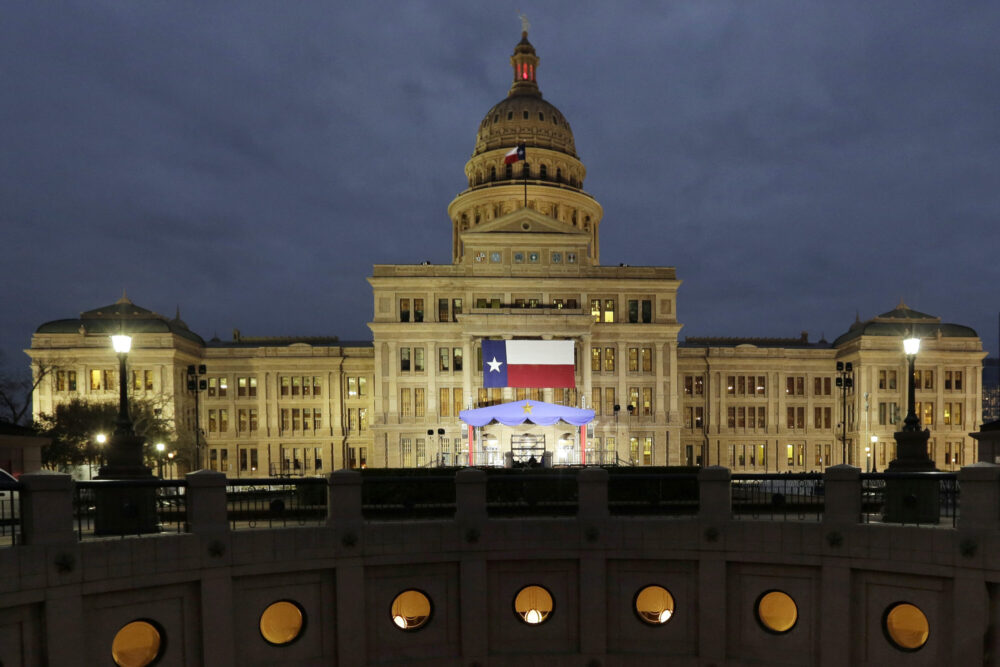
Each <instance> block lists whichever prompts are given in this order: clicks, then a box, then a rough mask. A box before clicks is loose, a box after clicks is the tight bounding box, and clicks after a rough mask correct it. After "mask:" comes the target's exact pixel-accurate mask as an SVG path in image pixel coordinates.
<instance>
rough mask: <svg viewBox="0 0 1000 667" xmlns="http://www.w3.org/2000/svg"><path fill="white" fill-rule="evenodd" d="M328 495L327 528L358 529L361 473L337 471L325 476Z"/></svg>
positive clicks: (361, 518)
mask: <svg viewBox="0 0 1000 667" xmlns="http://www.w3.org/2000/svg"><path fill="white" fill-rule="evenodd" d="M326 479H327V483H328V484H329V495H328V496H327V504H326V525H327V526H328V527H334V526H336V527H354V528H356V527H358V526H360V524H361V522H362V520H363V517H362V514H361V473H360V472H358V471H357V470H338V471H336V472H332V473H330V474H329V475H327V476H326Z"/></svg>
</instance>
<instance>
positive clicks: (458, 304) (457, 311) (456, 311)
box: [451, 299, 462, 322]
mask: <svg viewBox="0 0 1000 667" xmlns="http://www.w3.org/2000/svg"><path fill="white" fill-rule="evenodd" d="M461 314H462V300H461V299H452V300H451V321H452V322H457V321H458V316H459V315H461Z"/></svg>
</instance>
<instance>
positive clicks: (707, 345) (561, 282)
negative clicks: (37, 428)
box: [27, 32, 985, 477]
mask: <svg viewBox="0 0 1000 667" xmlns="http://www.w3.org/2000/svg"><path fill="white" fill-rule="evenodd" d="M510 63H511V66H512V72H513V82H512V84H511V86H510V88H509V90H508V92H507V95H506V97H504V98H503V99H502V100H500V101H499V102H498V103H497V104H496V105H494V106H493V107H492V108H490V109H489V110H488V111H487V112H486V114H485V115H484V116H483V118H482V120H481V121H480V122H479V124H478V126H477V127H476V136H475V141H474V145H473V151H472V156H471V158H470V159H469V161H468V162H467V163H466V165H465V173H464V185H465V188H464V189H463V190H462V191H461V192H459V193H458V194H457V196H456V197H455V198H454V200H453V201H452V202H451V203H450V204H448V207H447V212H448V218H449V220H450V223H451V227H452V242H451V258H452V259H451V263H450V264H445V265H435V264H430V263H428V262H423V263H414V264H391V265H390V264H376V265H375V266H374V267H373V270H372V273H371V276H370V277H369V278H368V282H369V283H370V285H371V290H372V318H371V321H370V322H369V323H368V326H369V328H370V330H371V340H366V341H342V340H339V339H338V338H337V337H335V335H333V334H335V333H336V332H331V336H330V337H324V338H305V337H301V338H296V337H290V338H278V337H275V338H268V337H257V336H252V337H251V336H245V335H243V334H241V333H240V332H239V331H234V332H233V335H232V339H231V340H219V339H215V338H213V339H212V340H205V339H204V338H202V337H201V336H199V335H198V334H196V333H195V332H193V331H191V330H190V329H189V328H188V327H187V325H186V324H185V323H184V322H183V321H182V320H181V319H180V316H179V314H178V316H176V317H174V318H170V317H167V316H163V315H159V314H157V313H155V312H152V311H150V310H147V309H145V308H142V307H140V306H139V305H137V304H136V303H133V302H132V301H131V300H130V299H129V298H128V297H127V296H124V295H123V296H122V298H121V299H120V300H118V301H117V302H115V303H112V304H110V305H107V306H103V307H98V308H93V309H90V310H87V311H85V312H83V313H81V314H80V315H79V317H74V318H69V319H61V320H56V321H53V322H48V323H45V324H42V325H41V326H39V327H38V328H37V330H36V331H35V332H34V335H33V336H32V340H31V347H30V349H29V350H27V353H28V354H29V356H30V357H31V360H32V365H33V368H34V371H35V373H36V377H37V374H38V373H43V372H44V373H48V375H47V376H46V377H45V378H44V380H43V381H42V382H41V383H39V384H38V386H37V388H36V389H35V395H34V397H33V399H34V403H33V405H34V417H35V418H36V419H37V418H38V417H39V415H40V414H43V413H50V412H51V411H52V410H53V409H54V407H55V406H56V405H58V404H59V403H61V402H65V401H68V400H70V399H74V398H82V399H87V400H107V401H115V400H117V394H116V388H117V386H118V384H117V370H116V369H117V362H116V358H115V355H114V353H113V352H112V350H111V348H110V345H109V343H108V335H109V334H111V333H118V332H119V331H124V332H125V333H130V334H131V335H132V336H133V337H134V341H133V351H132V353H131V354H130V356H129V363H130V371H129V372H130V374H131V377H130V378H129V384H130V387H131V391H132V393H133V395H134V396H136V397H138V398H145V399H148V400H150V401H151V402H153V403H154V404H155V405H157V406H158V409H160V410H161V411H162V414H163V415H164V416H166V417H167V418H170V419H173V420H174V424H175V427H176V432H177V437H178V443H188V444H187V446H188V447H189V448H190V449H189V450H188V451H189V452H190V456H189V457H188V458H189V459H190V465H191V467H192V468H193V469H196V468H199V467H204V468H208V469H212V470H218V471H222V472H224V473H226V474H227V475H228V476H232V477H240V476H242V477H257V476H264V475H287V476H309V475H315V474H324V473H327V472H330V471H333V470H337V469H341V468H364V467H404V468H409V467H431V466H438V465H441V466H456V465H459V466H460V465H469V464H473V465H486V466H504V465H507V466H510V465H513V464H517V463H520V462H523V460H525V459H526V458H528V457H535V458H536V460H539V461H542V460H544V462H545V463H546V465H561V464H581V463H596V464H602V465H624V466H667V465H669V466H706V465H722V466H726V467H728V468H730V469H731V470H733V471H737V472H740V471H743V472H784V471H795V472H807V471H814V470H821V469H824V468H826V467H828V466H830V465H834V464H839V463H848V464H851V465H854V466H857V467H860V468H861V469H863V470H864V469H868V470H872V469H875V470H882V469H884V468H885V466H886V465H887V464H888V461H890V460H892V458H893V457H894V453H893V446H894V445H893V438H892V433H893V432H894V431H896V430H898V429H899V423H900V421H901V414H902V413H905V403H906V395H905V392H906V387H907V382H906V373H907V366H906V360H905V358H904V355H903V353H902V348H901V340H902V338H903V337H904V336H905V335H908V334H910V333H911V332H912V333H913V334H914V335H916V336H919V337H920V338H922V339H923V346H922V348H921V353H920V356H919V358H918V359H917V364H916V372H917V374H918V376H919V379H918V383H917V394H916V401H917V407H918V414H919V417H920V419H921V423H922V424H923V425H924V426H926V427H928V428H930V429H931V433H932V436H931V437H932V439H931V441H930V444H929V447H930V454H931V456H932V458H933V460H934V461H935V463H936V465H937V466H938V467H939V468H941V469H955V468H957V467H959V466H961V465H963V464H966V463H972V462H974V461H975V460H976V459H977V455H976V442H975V440H973V439H972V438H970V437H969V436H968V433H969V432H971V431H975V430H976V429H978V428H979V426H980V425H981V421H982V407H981V396H982V387H981V375H982V363H983V358H984V356H985V352H984V350H983V347H982V343H981V341H980V339H979V337H978V335H977V334H976V332H975V331H973V330H972V329H970V328H968V327H965V326H961V325H958V324H949V323H947V322H944V321H942V319H941V318H940V317H938V316H935V315H930V314H926V313H922V312H918V311H916V310H913V309H911V308H910V307H908V306H907V305H906V304H905V303H902V302H900V303H899V305H898V306H896V307H895V308H892V307H891V306H892V303H890V302H887V311H886V312H884V313H882V314H880V315H877V316H875V317H871V318H869V319H865V320H862V319H861V318H858V320H857V321H855V322H853V323H851V322H845V323H844V333H843V334H842V335H840V336H838V337H837V338H836V339H834V340H833V341H832V342H831V341H826V340H818V341H817V340H811V339H810V338H809V337H808V335H807V334H805V333H802V334H801V335H798V336H792V337H789V338H780V339H775V338H693V337H684V336H682V335H681V328H682V326H683V313H684V310H683V303H684V301H683V290H682V289H681V284H682V280H681V278H680V276H683V267H680V268H679V269H678V268H675V267H673V266H630V265H618V266H604V265H602V264H601V254H600V249H601V245H600V228H601V225H602V222H603V214H604V211H603V209H602V207H601V205H600V204H599V203H598V201H597V199H596V198H595V197H594V195H592V194H591V193H589V192H587V191H586V190H585V189H584V184H585V180H586V174H587V170H586V167H585V166H584V163H583V161H582V160H581V158H580V156H579V155H578V153H577V147H576V138H575V137H574V135H573V131H572V128H571V125H570V122H569V120H568V119H567V118H566V117H565V115H564V114H563V113H562V112H561V111H560V110H559V109H558V108H557V107H555V106H554V105H553V104H552V103H550V102H549V101H547V100H546V99H544V98H543V95H542V91H541V88H540V85H539V78H538V75H539V71H540V69H541V68H540V62H539V58H538V56H537V54H536V52H535V49H534V47H533V46H532V44H531V43H530V42H529V41H528V37H527V33H526V32H525V33H523V35H522V38H521V41H520V42H519V43H518V44H517V45H516V46H515V48H514V52H513V55H512V56H511V57H510ZM469 129H470V130H471V129H472V128H471V127H470V128H469ZM519 148H520V149H521V150H519ZM456 172H457V165H456ZM456 181H458V174H457V173H456ZM609 224H611V225H612V226H615V227H618V228H620V227H622V226H623V225H624V224H625V223H624V221H621V220H614V219H612V220H611V221H610V223H609ZM733 280H738V277H737V276H733ZM109 300H110V299H109ZM83 305H84V306H85V307H89V306H92V305H93V304H83ZM483 340H513V341H518V340H537V341H571V342H572V345H573V350H574V373H573V377H574V380H573V383H572V386H563V387H558V386H555V387H553V386H545V387H511V386H508V387H486V386H485V383H484V378H483V359H482V353H481V350H482V341H483ZM838 369H840V370H838ZM848 369H849V370H848ZM567 384H568V383H567ZM192 389H193V390H192ZM524 400H527V401H535V402H539V401H540V402H545V403H551V404H555V405H561V406H566V407H575V408H582V409H585V410H592V411H593V418H592V419H590V421H589V422H588V423H587V424H586V425H585V426H583V427H581V428H576V427H572V426H568V425H567V424H565V423H562V422H559V423H556V424H552V425H538V424H533V423H530V422H525V423H524V424H519V425H513V426H510V425H504V424H498V423H491V424H487V425H485V426H481V427H476V428H469V425H468V424H467V423H466V422H465V421H464V420H463V418H462V413H463V412H464V411H467V410H474V409H477V408H482V407H486V406H495V405H500V404H505V403H511V402H516V401H524ZM178 447H181V445H180V444H178Z"/></svg>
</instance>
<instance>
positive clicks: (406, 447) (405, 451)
mask: <svg viewBox="0 0 1000 667" xmlns="http://www.w3.org/2000/svg"><path fill="white" fill-rule="evenodd" d="M399 458H400V460H401V461H402V463H403V467H404V468H411V467H413V441H412V440H410V439H409V438H400V439H399Z"/></svg>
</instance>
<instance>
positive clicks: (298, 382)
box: [292, 375, 302, 396]
mask: <svg viewBox="0 0 1000 667" xmlns="http://www.w3.org/2000/svg"><path fill="white" fill-rule="evenodd" d="M301 395H302V378H301V377H299V376H298V375H293V376H292V396H301Z"/></svg>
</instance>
